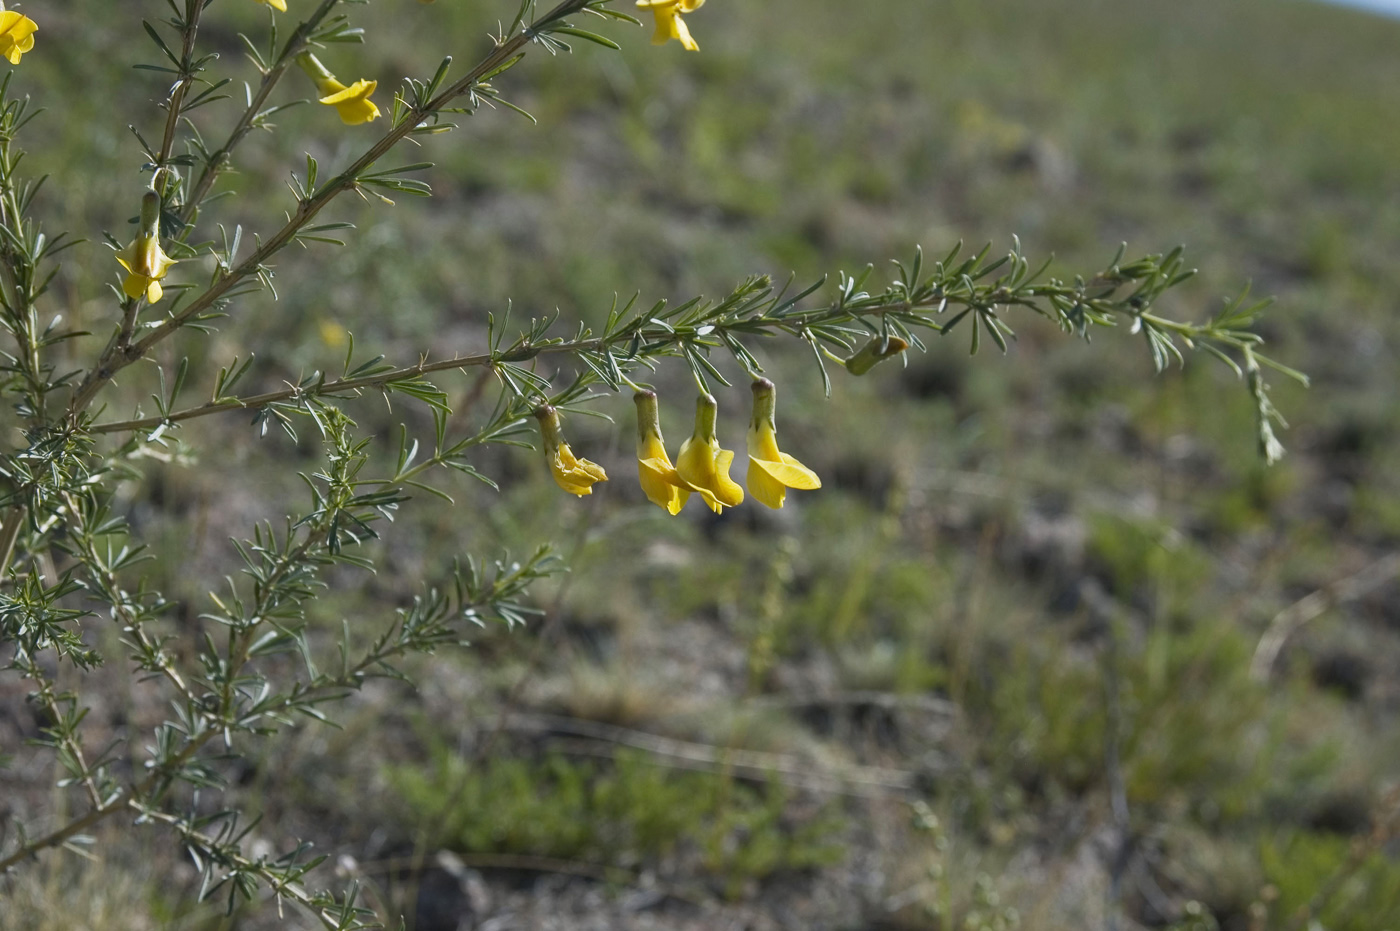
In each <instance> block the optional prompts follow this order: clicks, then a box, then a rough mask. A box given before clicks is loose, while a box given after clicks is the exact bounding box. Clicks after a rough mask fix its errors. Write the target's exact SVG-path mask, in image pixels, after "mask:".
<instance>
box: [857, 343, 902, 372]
mask: <svg viewBox="0 0 1400 931" xmlns="http://www.w3.org/2000/svg"><path fill="white" fill-rule="evenodd" d="M908 348H909V343H908V341H907V340H904V339H901V338H900V337H898V336H876V337H872V338H871V340H870V342H868V343H866V344H865V345H864V346H862V347H860V350H859V351H858V352H857V353H856V354H855V355H853V356H851V357H850V358H849V359H847V360H846V363H845V364H846V371H848V372H850V373H851V374H852V375H864V374H865V373H866V372H868V371H870V370H871V369H873V368H874V367H875V366H877V365H879V364H880V363H881V362H884V361H885V360H886V359H889V358H892V357H893V356H897V355H899V354H900V353H901V352H903V351H904V350H906V349H908Z"/></svg>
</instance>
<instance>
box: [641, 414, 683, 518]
mask: <svg viewBox="0 0 1400 931" xmlns="http://www.w3.org/2000/svg"><path fill="white" fill-rule="evenodd" d="M632 400H633V401H635V402H637V477H638V479H639V480H640V481H641V484H642V491H643V492H644V493H645V494H646V496H647V499H648V500H649V501H651V502H652V503H653V504H655V505H657V506H659V507H663V508H665V509H666V510H667V512H668V513H670V514H673V515H674V514H679V513H680V511H681V508H682V507H684V506H685V502H686V501H687V499H689V498H690V489H688V488H685V487H682V485H681V483H680V481H681V480H680V478H679V477H678V476H677V475H676V470H675V468H674V467H673V466H672V465H671V457H670V456H668V455H666V443H665V441H664V440H662V439H661V412H660V410H659V408H658V406H657V401H656V392H655V391H650V390H647V389H642V390H640V391H638V392H637V393H636V394H634V395H633V396H632Z"/></svg>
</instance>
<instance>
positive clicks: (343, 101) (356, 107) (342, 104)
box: [297, 52, 379, 126]
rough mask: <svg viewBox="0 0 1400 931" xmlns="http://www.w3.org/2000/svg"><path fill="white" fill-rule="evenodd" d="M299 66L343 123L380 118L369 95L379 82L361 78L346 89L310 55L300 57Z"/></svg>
mask: <svg viewBox="0 0 1400 931" xmlns="http://www.w3.org/2000/svg"><path fill="white" fill-rule="evenodd" d="M297 66H298V67H300V68H301V70H302V71H305V72H306V75H307V77H309V78H311V80H312V81H313V82H315V84H316V90H317V91H319V92H320V94H321V97H320V102H321V103H323V104H325V105H326V106H328V107H335V109H336V112H337V113H339V114H340V121H341V122H342V123H344V124H346V125H347V126H358V125H359V124H361V123H368V122H369V121H370V120H373V119H377V118H378V117H379V108H378V107H376V106H375V105H374V101H373V100H370V99H369V95H370V94H373V93H374V89H375V88H376V87H378V86H379V82H378V81H366V80H363V79H362V80H359V81H356V82H355V83H354V84H351V85H350V86H349V87H346V86H345V85H344V84H342V83H341V82H340V81H339V80H337V79H336V76H335V75H333V74H331V73H330V71H329V70H328V69H327V68H326V66H325V65H323V64H321V61H320V59H318V58H317V57H316V56H315V55H312V54H311V53H310V52H302V53H301V54H300V55H298V56H297Z"/></svg>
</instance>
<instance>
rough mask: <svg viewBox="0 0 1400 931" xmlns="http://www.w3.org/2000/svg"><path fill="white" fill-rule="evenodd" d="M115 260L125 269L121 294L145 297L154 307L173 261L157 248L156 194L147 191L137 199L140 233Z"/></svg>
mask: <svg viewBox="0 0 1400 931" xmlns="http://www.w3.org/2000/svg"><path fill="white" fill-rule="evenodd" d="M117 261H118V262H120V263H121V266H122V268H124V269H126V272H127V274H126V280H124V281H123V282H122V293H124V294H125V295H126V296H127V297H130V298H138V297H145V298H146V300H147V301H149V302H151V303H152V304H154V303H155V302H156V301H158V300H160V299H161V295H163V294H164V293H165V291H164V289H163V288H161V286H160V280H161V279H162V278H164V277H165V273H166V272H168V271H170V266H172V265H174V264H175V260H174V259H172V258H171V257H170V256H168V255H166V254H165V252H164V251H162V250H161V248H160V195H159V194H157V193H156V192H155V191H147V192H146V193H145V195H144V196H143V197H142V198H141V231H140V232H139V233H137V235H136V238H135V239H133V240H132V241H131V245H129V246H127V247H126V248H125V249H121V250H119V251H118V252H117Z"/></svg>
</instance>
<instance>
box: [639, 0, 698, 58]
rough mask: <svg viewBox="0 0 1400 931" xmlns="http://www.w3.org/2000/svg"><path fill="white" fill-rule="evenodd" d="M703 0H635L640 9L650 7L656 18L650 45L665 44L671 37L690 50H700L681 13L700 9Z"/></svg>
mask: <svg viewBox="0 0 1400 931" xmlns="http://www.w3.org/2000/svg"><path fill="white" fill-rule="evenodd" d="M704 3H705V0H637V6H638V7H640V8H641V9H644V10H646V9H650V10H651V15H652V16H653V17H655V19H656V32H655V33H653V34H652V37H651V44H652V45H665V44H666V43H667V42H669V41H670V40H672V39H679V40H680V42H681V45H683V46H684V47H685V48H686V49H688V50H689V51H692V52H698V51H700V45H699V44H698V43H697V42H696V41H695V40H694V39H692V38H691V37H690V30H689V29H687V28H686V25H685V20H683V19H681V14H682V13H690V12H693V11H695V10H698V9H700V7H701V6H703V5H704Z"/></svg>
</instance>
